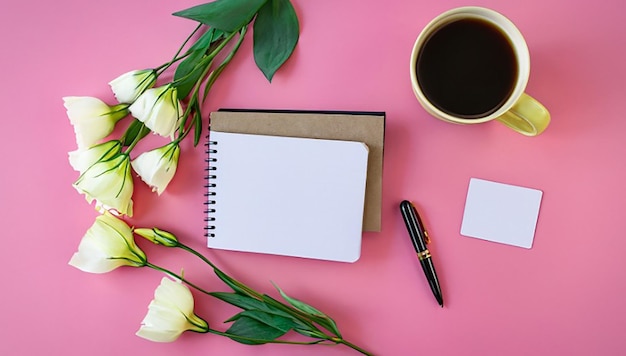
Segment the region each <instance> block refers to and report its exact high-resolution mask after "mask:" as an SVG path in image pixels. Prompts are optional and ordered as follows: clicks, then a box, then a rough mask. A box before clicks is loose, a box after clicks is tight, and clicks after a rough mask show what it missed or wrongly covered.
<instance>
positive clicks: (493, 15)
mask: <svg viewBox="0 0 626 356" xmlns="http://www.w3.org/2000/svg"><path fill="white" fill-rule="evenodd" d="M461 18H479V19H482V20H485V21H489V22H491V23H492V24H494V25H495V26H497V27H498V28H499V29H500V30H501V31H502V32H503V33H504V34H505V36H507V38H508V40H509V41H510V42H511V44H512V47H513V51H514V52H515V56H516V58H517V66H518V68H517V72H518V74H517V81H516V83H515V87H514V88H513V91H512V92H511V94H510V95H509V97H508V98H507V100H506V101H505V102H504V103H503V104H502V105H501V106H500V107H499V108H498V109H497V110H496V111H494V112H492V113H491V114H489V115H486V116H483V117H478V118H472V119H467V118H461V117H457V116H454V115H451V114H448V113H446V112H444V111H442V110H440V109H439V108H437V107H436V106H435V105H433V104H432V103H430V101H429V100H428V99H427V98H426V96H425V95H424V93H423V92H422V90H421V88H420V85H419V83H418V81H417V70H416V64H417V58H418V56H419V52H420V48H421V47H422V45H423V44H424V42H425V41H426V39H428V37H429V36H430V35H431V34H432V33H433V32H434V31H435V30H436V29H438V28H439V27H440V26H441V25H444V24H447V23H449V22H452V21H454V20H456V19H461ZM410 73H411V86H412V87H413V92H414V94H415V96H416V97H417V99H418V101H419V102H420V104H421V105H422V107H424V109H425V110H426V111H427V112H429V113H430V114H431V115H433V116H435V117H437V118H439V119H442V120H444V121H448V122H453V123H463V124H478V123H482V122H487V121H491V120H493V119H496V118H497V117H499V116H502V115H503V114H504V113H505V112H507V111H508V110H509V109H510V108H511V107H512V106H513V105H514V104H515V103H516V102H517V101H518V100H519V98H520V96H521V95H522V94H523V93H524V91H525V90H526V85H527V84H528V78H529V75H530V53H529V51H528V45H527V44H526V41H525V40H524V37H523V35H522V33H521V32H520V31H519V29H518V28H517V26H515V24H514V23H513V22H512V21H511V20H509V19H508V18H507V17H506V16H504V15H502V14H501V13H499V12H497V11H495V10H492V9H489V8H486V7H480V6H462V7H456V8H453V9H450V10H447V11H444V12H443V13H441V14H439V15H438V16H436V17H435V18H433V19H432V20H431V21H430V22H428V24H427V25H426V26H425V27H424V28H423V29H422V31H421V32H420V34H419V35H418V36H417V39H416V40H415V43H414V44H413V49H412V51H411V61H410Z"/></svg>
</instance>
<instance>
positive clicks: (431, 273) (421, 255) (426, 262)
mask: <svg viewBox="0 0 626 356" xmlns="http://www.w3.org/2000/svg"><path fill="white" fill-rule="evenodd" d="M400 211H401V212H402V218H403V219H404V223H405V224H406V228H407V230H408V231H409V236H410V237H411V242H413V247H415V252H417V258H418V259H419V260H420V263H421V264H422V269H423V270H424V274H425V275H426V280H428V284H429V285H430V289H431V290H432V291H433V294H434V295H435V299H437V303H439V305H440V306H441V307H442V308H443V297H442V296H441V287H440V286H439V279H437V272H435V265H434V264H433V258H432V256H431V255H430V251H428V248H426V244H427V243H429V242H430V238H429V237H428V233H427V232H426V230H425V229H424V224H423V223H422V220H421V219H420V217H419V214H418V213H417V210H416V209H415V206H413V204H412V203H411V202H410V201H408V200H403V201H402V203H400Z"/></svg>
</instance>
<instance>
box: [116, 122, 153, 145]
mask: <svg viewBox="0 0 626 356" xmlns="http://www.w3.org/2000/svg"><path fill="white" fill-rule="evenodd" d="M148 133H150V129H149V128H147V127H146V125H145V124H144V123H143V122H141V121H139V120H137V119H134V120H133V122H131V123H130V125H128V128H127V129H126V133H124V142H122V145H124V146H130V145H132V143H133V142H134V141H135V139H137V140H141V139H142V138H144V137H146V135H147V134H148Z"/></svg>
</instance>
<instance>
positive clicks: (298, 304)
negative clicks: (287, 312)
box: [274, 284, 341, 336]
mask: <svg viewBox="0 0 626 356" xmlns="http://www.w3.org/2000/svg"><path fill="white" fill-rule="evenodd" d="M274 287H276V289H277V290H278V292H279V293H280V295H281V296H282V297H283V298H284V299H285V300H286V301H287V302H289V304H291V305H292V306H293V307H294V308H296V309H298V310H300V311H301V312H303V313H306V314H308V315H311V316H312V318H313V319H314V320H315V322H317V323H318V324H320V325H322V326H323V327H325V328H327V329H328V330H329V331H332V332H333V333H335V335H337V336H341V333H340V332H339V328H337V323H335V321H334V320H333V319H332V318H331V317H329V316H328V315H326V314H324V313H322V312H321V311H319V310H317V309H315V308H314V307H312V306H310V305H308V304H306V303H304V302H302V301H300V300H298V299H295V298H291V297H290V296H288V295H287V294H286V293H285V292H283V290H282V289H280V287H278V286H277V285H276V284H274Z"/></svg>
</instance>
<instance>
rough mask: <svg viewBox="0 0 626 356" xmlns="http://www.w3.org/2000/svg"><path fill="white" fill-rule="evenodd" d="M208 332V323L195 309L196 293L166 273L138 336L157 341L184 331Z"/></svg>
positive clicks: (168, 339) (176, 336) (168, 338)
mask: <svg viewBox="0 0 626 356" xmlns="http://www.w3.org/2000/svg"><path fill="white" fill-rule="evenodd" d="M187 330H190V331H195V332H200V333H206V332H208V331H209V324H207V322H206V321H204V320H203V319H202V318H200V317H199V316H197V315H196V314H194V312H193V296H192V294H191V291H190V290H189V288H187V286H185V285H184V284H182V283H180V282H175V281H173V280H171V279H169V278H167V277H163V279H162V280H161V284H160V285H159V286H158V287H157V289H156V290H155V291H154V299H153V300H152V301H151V302H150V305H149V306H148V314H146V317H145V318H144V319H143V321H142V322H141V327H140V328H139V330H138V331H137V336H140V337H142V338H144V339H148V340H150V341H156V342H172V341H174V340H176V339H178V337H179V336H180V335H181V334H182V333H183V332H185V331H187Z"/></svg>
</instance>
